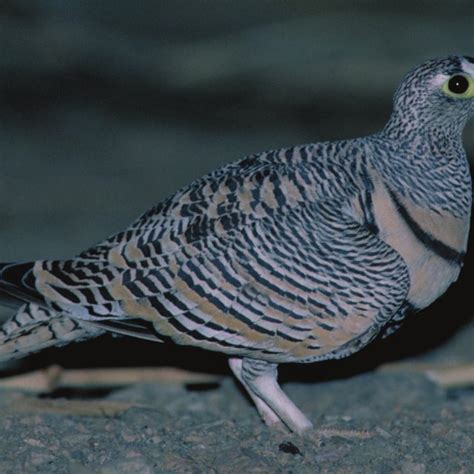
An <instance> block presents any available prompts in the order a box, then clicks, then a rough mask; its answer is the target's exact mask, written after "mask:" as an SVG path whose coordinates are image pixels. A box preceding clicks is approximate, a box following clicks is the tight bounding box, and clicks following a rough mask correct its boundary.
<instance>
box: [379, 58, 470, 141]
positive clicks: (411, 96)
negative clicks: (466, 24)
mask: <svg viewBox="0 0 474 474" xmlns="http://www.w3.org/2000/svg"><path fill="white" fill-rule="evenodd" d="M473 115H474V58H473V57H469V56H448V57H445V58H440V59H432V60H430V61H426V62H425V63H423V64H421V65H420V66H418V67H416V68H415V69H413V70H412V71H411V72H409V73H408V74H407V75H406V76H405V78H404V79H403V81H402V83H401V84H400V86H399V87H398V89H397V91H396V93H395V97H394V112H393V115H392V118H391V120H390V121H389V123H388V125H387V127H386V131H387V132H392V133H396V134H397V135H398V136H397V138H403V135H405V136H407V134H409V133H410V132H411V133H420V132H421V133H424V132H428V133H429V132H431V133H433V132H434V133H435V134H437V135H452V134H454V135H460V134H461V133H462V130H463V129H464V126H465V124H466V122H467V121H468V120H469V118H470V117H472V116H473Z"/></svg>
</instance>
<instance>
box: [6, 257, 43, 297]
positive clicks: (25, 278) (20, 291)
mask: <svg viewBox="0 0 474 474" xmlns="http://www.w3.org/2000/svg"><path fill="white" fill-rule="evenodd" d="M34 265H35V263H34V262H27V263H0V304H2V305H13V306H18V305H20V304H23V303H38V304H39V305H44V304H45V301H44V298H43V297H42V296H41V294H40V293H39V292H38V290H37V289H36V284H35V276H34V274H33V268H34Z"/></svg>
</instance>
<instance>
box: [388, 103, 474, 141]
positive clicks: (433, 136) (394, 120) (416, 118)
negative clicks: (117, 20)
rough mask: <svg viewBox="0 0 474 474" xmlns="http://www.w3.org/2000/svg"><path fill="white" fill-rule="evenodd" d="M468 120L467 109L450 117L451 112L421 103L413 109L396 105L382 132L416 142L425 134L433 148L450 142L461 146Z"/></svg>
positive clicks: (399, 138)
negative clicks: (437, 109) (424, 105)
mask: <svg viewBox="0 0 474 474" xmlns="http://www.w3.org/2000/svg"><path fill="white" fill-rule="evenodd" d="M453 115H454V114H453ZM468 119H469V114H468V113H467V112H466V113H465V114H464V115H463V116H461V117H460V116H459V115H458V114H456V116H453V117H449V112H448V111H444V113H441V112H440V113H439V114H437V113H434V111H433V110H432V109H431V108H430V109H427V107H423V106H421V105H419V106H418V107H414V108H412V109H407V108H406V107H405V108H403V107H402V108H400V107H397V106H395V108H394V110H393V112H392V115H391V116H390V119H389V121H388V122H387V124H386V125H385V127H384V129H383V131H382V135H383V136H385V137H386V138H388V139H392V140H397V141H399V142H410V141H415V142H416V141H419V139H420V137H424V138H425V140H428V141H429V142H430V143H431V145H432V146H433V148H436V145H437V144H439V145H440V147H441V148H444V147H446V145H447V144H451V145H452V146H454V147H456V148H458V147H459V146H461V147H462V133H463V130H464V127H465V126H466V123H467V121H468Z"/></svg>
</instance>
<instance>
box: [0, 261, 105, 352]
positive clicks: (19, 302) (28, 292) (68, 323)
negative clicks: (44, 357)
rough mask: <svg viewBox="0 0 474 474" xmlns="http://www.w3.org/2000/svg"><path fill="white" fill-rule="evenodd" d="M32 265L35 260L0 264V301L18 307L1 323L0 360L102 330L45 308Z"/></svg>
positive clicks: (84, 336)
mask: <svg viewBox="0 0 474 474" xmlns="http://www.w3.org/2000/svg"><path fill="white" fill-rule="evenodd" d="M33 267H34V262H30V263H19V264H10V263H8V264H0V304H1V305H7V306H13V307H15V308H17V312H16V314H15V315H14V316H13V317H11V318H10V319H9V320H8V321H6V322H5V323H4V324H3V326H1V327H0V361H7V360H12V359H19V358H21V357H25V356H27V355H29V354H31V353H34V352H37V351H40V350H41V349H44V348H47V347H52V346H63V345H65V344H68V343H70V342H73V341H74V342H76V341H82V340H85V339H91V338H93V337H96V336H99V335H101V334H102V333H103V332H104V331H103V330H102V329H101V328H98V327H95V326H92V325H90V324H87V323H86V322H82V321H79V322H78V321H76V320H73V319H71V318H69V317H67V316H65V315H63V314H61V313H58V312H55V311H54V310H52V309H50V308H48V307H47V305H46V302H45V300H44V298H43V297H42V295H41V294H40V293H39V292H38V291H37V289H36V285H35V277H34V274H33ZM25 303H26V304H25Z"/></svg>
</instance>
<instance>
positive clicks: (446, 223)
mask: <svg viewBox="0 0 474 474" xmlns="http://www.w3.org/2000/svg"><path fill="white" fill-rule="evenodd" d="M372 182H373V184H374V189H373V192H372V206H373V210H372V213H373V216H374V221H375V225H376V228H377V229H378V232H379V237H380V238H381V239H382V240H384V241H385V242H386V243H387V244H388V245H390V246H391V247H392V248H394V249H395V250H397V252H398V253H399V254H400V255H401V256H402V258H403V259H404V261H405V263H406V264H407V267H408V271H409V275H410V291H409V294H408V301H409V303H410V304H411V305H413V306H414V307H415V308H418V309H421V308H424V307H426V306H428V305H429V304H431V303H432V302H433V301H435V300H436V299H437V298H438V297H439V296H441V295H442V294H443V293H444V292H445V291H446V289H447V288H448V287H449V286H450V285H451V283H453V282H454V281H455V280H456V279H457V277H458V275H459V272H460V270H461V265H462V259H463V257H464V253H465V251H466V246H467V238H468V234H469V215H467V216H466V217H464V218H457V217H454V216H453V215H451V214H447V213H438V212H435V211H432V210H430V209H426V208H423V207H421V206H419V205H417V204H415V203H414V202H412V201H411V200H409V199H408V198H406V197H403V196H401V195H399V194H397V193H396V192H395V191H393V190H391V189H389V188H388V186H387V185H386V184H385V183H384V182H383V180H382V179H381V178H380V176H372Z"/></svg>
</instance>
